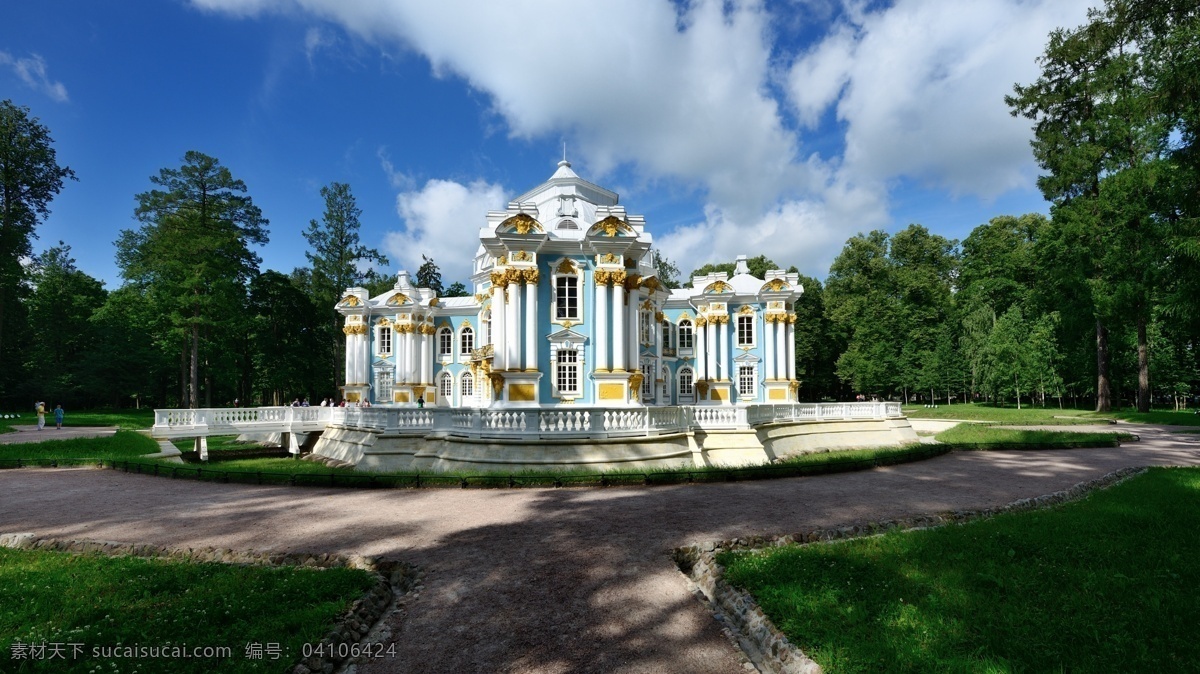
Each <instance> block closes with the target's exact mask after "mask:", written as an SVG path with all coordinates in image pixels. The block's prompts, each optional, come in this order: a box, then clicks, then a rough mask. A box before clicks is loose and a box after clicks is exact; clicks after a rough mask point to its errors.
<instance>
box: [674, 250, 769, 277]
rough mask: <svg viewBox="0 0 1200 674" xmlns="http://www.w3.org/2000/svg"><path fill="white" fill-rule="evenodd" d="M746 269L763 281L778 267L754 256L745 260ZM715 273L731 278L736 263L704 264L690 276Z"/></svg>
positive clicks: (764, 258) (735, 268)
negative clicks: (727, 275)
mask: <svg viewBox="0 0 1200 674" xmlns="http://www.w3.org/2000/svg"><path fill="white" fill-rule="evenodd" d="M672 266H673V265H672ZM746 268H747V270H748V271H749V273H750V275H751V276H753V277H755V278H760V279H765V278H766V277H767V272H768V271H770V270H772V269H779V265H777V264H775V263H774V262H773V261H771V259H770V258H769V257H767V256H766V255H756V256H754V257H752V258H749V259H747V260H746ZM716 272H725V273H726V274H729V275H730V276H733V275H734V274H735V273H737V263H736V262H718V263H711V262H710V263H709V264H706V265H704V266H703V267H700V268H699V269H697V270H696V271H694V272H692V274H691V276H704V275H706V274H713V273H716ZM689 278H691V277H689Z"/></svg>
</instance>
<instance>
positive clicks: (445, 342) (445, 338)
mask: <svg viewBox="0 0 1200 674" xmlns="http://www.w3.org/2000/svg"><path fill="white" fill-rule="evenodd" d="M438 355H439V356H446V357H450V356H453V355H454V333H453V332H451V331H450V328H442V329H440V330H438Z"/></svg>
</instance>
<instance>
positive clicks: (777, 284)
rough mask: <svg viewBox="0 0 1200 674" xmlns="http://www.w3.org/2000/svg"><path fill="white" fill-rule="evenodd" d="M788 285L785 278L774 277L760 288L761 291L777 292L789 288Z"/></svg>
mask: <svg viewBox="0 0 1200 674" xmlns="http://www.w3.org/2000/svg"><path fill="white" fill-rule="evenodd" d="M787 287H788V285H787V283H784V281H783V279H781V278H773V279H771V280H770V281H767V282H766V284H764V285H763V287H762V290H760V291H759V292H773V293H777V292H779V291H781V290H787Z"/></svg>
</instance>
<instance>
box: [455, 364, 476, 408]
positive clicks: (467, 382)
mask: <svg viewBox="0 0 1200 674" xmlns="http://www.w3.org/2000/svg"><path fill="white" fill-rule="evenodd" d="M458 394H459V396H460V400H459V404H462V405H465V404H467V400H469V399H471V398H473V397H475V375H473V374H471V373H470V372H464V373H462V375H460V376H459V378H458Z"/></svg>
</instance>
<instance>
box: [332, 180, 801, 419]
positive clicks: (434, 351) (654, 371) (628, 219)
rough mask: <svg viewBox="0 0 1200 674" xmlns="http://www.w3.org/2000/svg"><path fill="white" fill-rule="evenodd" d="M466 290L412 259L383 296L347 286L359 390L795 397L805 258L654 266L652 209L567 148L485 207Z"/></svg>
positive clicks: (630, 401) (423, 398) (695, 399)
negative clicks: (723, 267)
mask: <svg viewBox="0 0 1200 674" xmlns="http://www.w3.org/2000/svg"><path fill="white" fill-rule="evenodd" d="M479 242H480V245H479V250H478V252H477V254H476V256H475V263H474V273H473V275H472V277H471V282H472V284H473V285H474V290H475V294H474V296H472V297H451V298H443V297H437V296H435V295H434V293H433V292H432V291H430V290H429V289H427V288H417V287H414V286H413V285H412V277H411V276H410V275H409V274H408V273H407V272H400V273H399V274H398V275H397V281H396V285H395V287H394V288H393V289H392V290H390V291H388V292H386V293H384V294H382V295H379V296H377V297H367V291H366V290H364V289H362V288H350V289H348V290H347V291H346V294H345V296H344V297H343V298H342V300H341V301H340V302H339V303H338V306H337V308H338V311H339V312H341V313H342V315H344V316H345V328H344V332H345V334H346V382H347V383H346V387H345V397H346V399H347V400H348V401H350V402H357V401H362V400H369V401H370V402H371V403H372V404H374V405H403V406H415V405H417V404H418V401H419V402H420V404H421V405H423V406H429V407H455V408H464V407H466V408H470V407H491V408H529V407H548V406H553V407H558V406H566V405H583V406H595V405H599V406H605V407H629V406H641V405H647V406H665V405H693V404H694V405H746V404H750V403H767V402H770V403H786V402H792V401H794V400H795V395H796V390H797V388H798V382H797V380H796V365H795V361H796V358H795V353H794V344H795V322H796V314H795V313H794V311H793V305H794V303H795V301H796V300H797V299H798V298H799V297H800V295H801V293H803V292H804V288H803V287H802V286H801V285H800V284H799V283H798V279H797V275H796V274H788V273H785V272H784V271H782V270H773V271H769V272H767V274H766V279H765V280H764V279H759V278H756V277H754V276H751V275H750V274H749V272H748V270H747V269H746V263H745V256H741V257H739V258H738V263H737V269H736V272H735V273H734V275H733V276H732V277H729V276H727V275H726V274H725V273H717V274H709V275H707V276H700V277H696V278H693V279H691V284H690V286H688V287H685V288H680V289H677V290H671V289H669V288H667V287H666V286H664V285H663V284H662V283H661V282H660V281H659V279H658V278H657V276H656V275H655V268H654V265H653V263H652V261H653V249H652V243H653V238H652V236H651V235H650V233H649V232H648V231H647V229H646V222H645V219H644V218H643V217H642V216H640V215H632V214H629V213H627V212H626V210H625V208H624V207H623V206H620V205H618V197H617V194H616V193H614V192H611V191H609V190H606V189H604V188H603V187H600V186H598V185H595V184H592V183H590V182H587V181H586V180H583V179H582V178H580V177H579V176H578V175H576V174H575V172H574V171H572V170H571V165H570V163H568V162H567V161H562V162H559V165H558V170H557V171H555V173H554V175H552V176H551V177H550V179H549V180H547V181H546V182H544V183H542V184H541V185H538V186H537V187H535V188H533V189H532V190H530V191H528V192H526V193H525V194H522V195H521V196H519V197H517V198H516V199H515V200H514V201H512V202H510V203H509V204H508V209H507V210H505V211H493V212H490V213H488V214H487V224H486V226H484V227H483V228H481V229H480V231H479Z"/></svg>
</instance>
